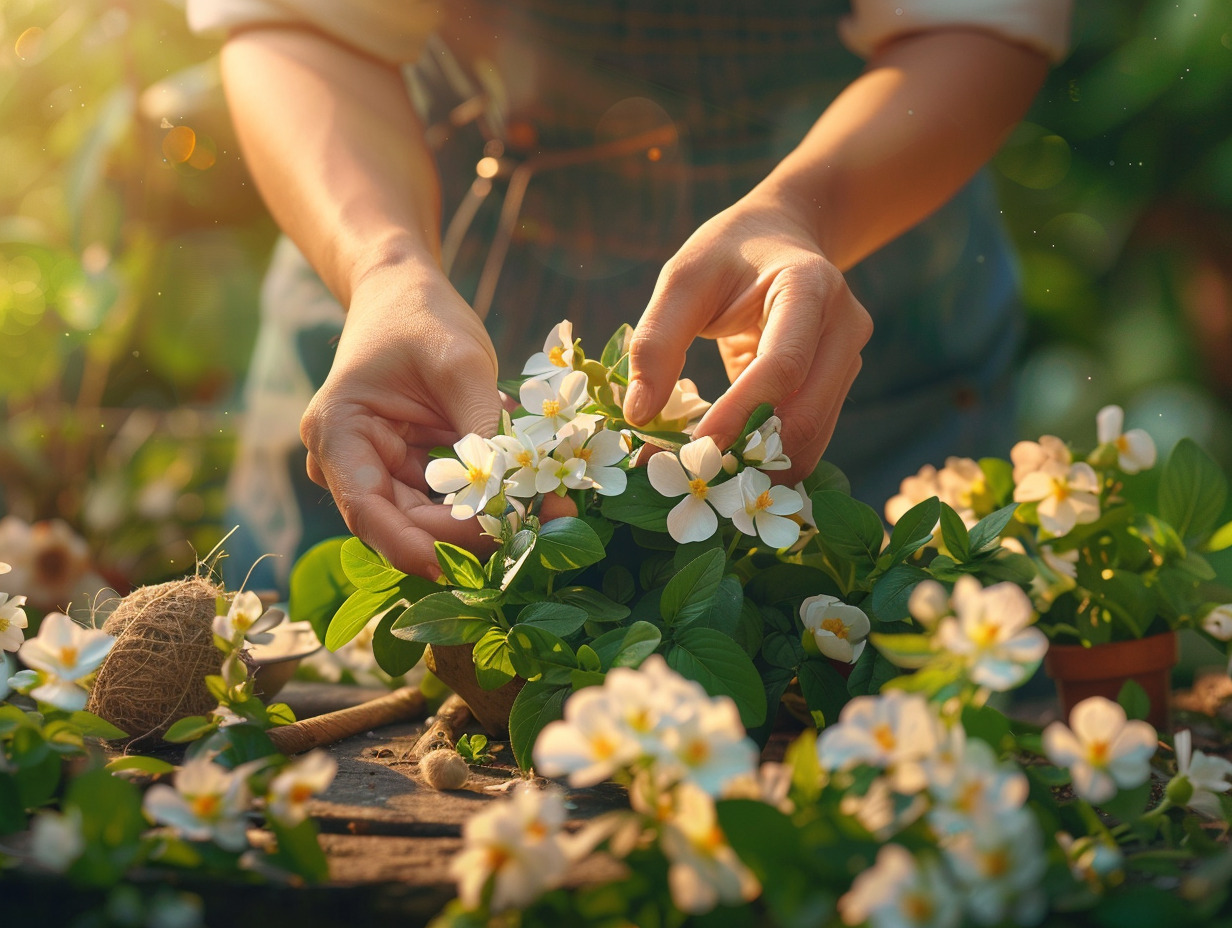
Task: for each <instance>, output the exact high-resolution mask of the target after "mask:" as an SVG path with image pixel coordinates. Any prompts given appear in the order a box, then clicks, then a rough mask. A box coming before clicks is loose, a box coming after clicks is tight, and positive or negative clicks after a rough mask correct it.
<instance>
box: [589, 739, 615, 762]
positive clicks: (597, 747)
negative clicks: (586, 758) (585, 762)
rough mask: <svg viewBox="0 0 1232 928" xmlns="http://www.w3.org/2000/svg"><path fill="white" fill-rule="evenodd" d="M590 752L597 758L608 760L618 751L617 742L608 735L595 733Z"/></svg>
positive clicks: (591, 740)
mask: <svg viewBox="0 0 1232 928" xmlns="http://www.w3.org/2000/svg"><path fill="white" fill-rule="evenodd" d="M590 753H592V754H593V755H594V756H595V760H608V759H610V758H611V757H612V756H613V755H614V754H615V753H616V742H615V741H613V740H612V739H611V738H609V737H608V736H607V735H595V736H594V737H592V738H591V739H590Z"/></svg>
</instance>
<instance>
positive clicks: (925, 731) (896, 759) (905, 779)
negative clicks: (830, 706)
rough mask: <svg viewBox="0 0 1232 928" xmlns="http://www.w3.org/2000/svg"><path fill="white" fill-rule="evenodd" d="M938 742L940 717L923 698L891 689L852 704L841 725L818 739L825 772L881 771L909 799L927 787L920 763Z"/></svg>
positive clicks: (844, 712)
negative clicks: (862, 767) (856, 768)
mask: <svg viewBox="0 0 1232 928" xmlns="http://www.w3.org/2000/svg"><path fill="white" fill-rule="evenodd" d="M939 740H940V732H939V730H938V721H937V717H936V715H935V714H934V712H933V710H932V708H931V707H930V706H929V705H928V703H927V702H926V701H925V700H924V697H923V696H919V695H917V694H914V693H910V694H909V693H904V692H903V691H902V690H891V691H889V692H887V693H882V694H880V695H878V696H857V697H856V698H855V699H853V700H851V702H849V703H847V705H845V706H844V707H843V711H842V712H841V713H840V714H839V717H838V723H837V724H835V725H831V726H830V727H829V728H827V729H826V730H825V731H823V732H822V733H821V736H820V737H819V738H818V739H817V756H818V759H819V760H820V761H821V766H822V768H823V769H826V770H840V769H845V768H848V767H853V766H856V765H858V764H869V765H871V766H873V767H880V768H881V769H883V770H885V771H887V772H888V773H890V775H891V779H892V781H893V785H894V788H895V789H896V790H897V791H898V792H900V793H904V794H908V795H909V794H911V793H916V792H919V791H920V790H921V789H923V788H924V786H925V785H926V784H925V777H924V773H923V770H922V769H921V767H920V761H921V760H923V759H924V758H926V757H928V756H929V755H930V754H932V753H933V751H934V750H935V749H936V747H937V744H938V741H939Z"/></svg>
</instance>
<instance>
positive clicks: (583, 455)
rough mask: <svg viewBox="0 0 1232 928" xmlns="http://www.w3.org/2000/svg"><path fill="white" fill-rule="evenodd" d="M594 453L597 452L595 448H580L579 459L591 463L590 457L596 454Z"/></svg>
mask: <svg viewBox="0 0 1232 928" xmlns="http://www.w3.org/2000/svg"><path fill="white" fill-rule="evenodd" d="M594 453H595V449H594V448H578V451H577V457H578V459H579V460H582V461H585V462H586V463H587V464H589V463H590V459H591V457H592V456H593V455H594Z"/></svg>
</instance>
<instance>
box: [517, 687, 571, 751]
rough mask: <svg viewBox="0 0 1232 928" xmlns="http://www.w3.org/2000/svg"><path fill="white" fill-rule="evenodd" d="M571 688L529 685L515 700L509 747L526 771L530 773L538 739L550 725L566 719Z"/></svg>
mask: <svg viewBox="0 0 1232 928" xmlns="http://www.w3.org/2000/svg"><path fill="white" fill-rule="evenodd" d="M568 694H569V688H568V687H567V686H552V685H550V684H547V683H527V684H526V685H525V686H524V687H522V689H521V691H520V692H519V693H518V695H517V696H516V697H515V698H514V700H513V706H512V707H511V708H510V710H509V746H510V748H512V750H513V759H514V760H515V761H516V762H517V765H518V767H519V768H520V769H522V770H530V768H531V767H532V766H533V765H534V761H533V759H532V756H531V755H532V753H533V749H534V747H535V739H536V738H538V737H539V732H541V731H543V729H544V726H546V725H547V724H548V722H554V721H556V720H557V719H559V718H561V717H562V716H563V715H564V705H565V697H566V696H567V695H568Z"/></svg>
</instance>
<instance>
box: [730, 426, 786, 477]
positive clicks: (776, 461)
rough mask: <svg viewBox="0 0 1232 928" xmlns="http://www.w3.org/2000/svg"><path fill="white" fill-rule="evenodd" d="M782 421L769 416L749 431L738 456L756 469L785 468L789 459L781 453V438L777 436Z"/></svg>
mask: <svg viewBox="0 0 1232 928" xmlns="http://www.w3.org/2000/svg"><path fill="white" fill-rule="evenodd" d="M781 428H782V422H780V421H779V417H778V416H771V417H770V418H769V419H767V420H766V421H765V422H763V423H762V424H761V425H760V426H758V427H757V428H756V429H754V430H753V431H752V432H751V433H749V437H748V439H746V441H745V443H744V450H743V451H742V452H741V453H740V456H741V457H742V458H744V463H745V464H749V465H752V466H753V467H756V468H757V469H758V470H787V468H789V467H791V459H790V458H789V457H787V455H785V454H784V453H783V439H782V438H781V437H780V436H779V430H780V429H781Z"/></svg>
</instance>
